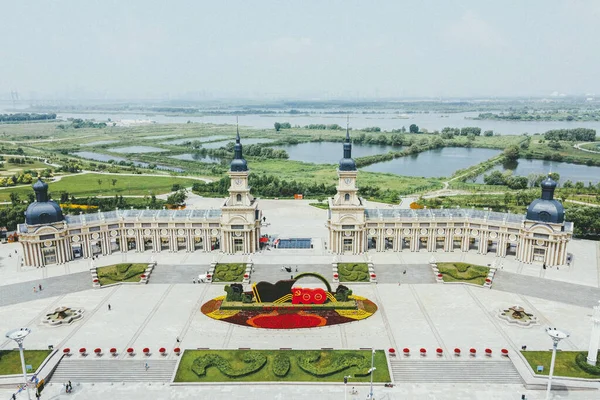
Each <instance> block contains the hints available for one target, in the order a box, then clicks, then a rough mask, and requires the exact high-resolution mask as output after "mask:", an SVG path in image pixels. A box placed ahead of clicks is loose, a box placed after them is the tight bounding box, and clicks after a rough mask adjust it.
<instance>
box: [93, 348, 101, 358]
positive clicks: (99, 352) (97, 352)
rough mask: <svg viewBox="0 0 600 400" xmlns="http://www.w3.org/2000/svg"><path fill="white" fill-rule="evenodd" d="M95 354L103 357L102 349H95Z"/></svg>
mask: <svg viewBox="0 0 600 400" xmlns="http://www.w3.org/2000/svg"><path fill="white" fill-rule="evenodd" d="M94 353H96V355H97V356H101V355H102V349H101V348H99V347H98V348H95V349H94Z"/></svg>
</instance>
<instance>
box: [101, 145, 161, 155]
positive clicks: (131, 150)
mask: <svg viewBox="0 0 600 400" xmlns="http://www.w3.org/2000/svg"><path fill="white" fill-rule="evenodd" d="M107 150H109V151H112V152H114V153H122V154H142V153H162V152H165V151H169V150H165V149H161V148H159V147H151V146H127V147H113V148H111V149H107Z"/></svg>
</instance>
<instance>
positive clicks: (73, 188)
mask: <svg viewBox="0 0 600 400" xmlns="http://www.w3.org/2000/svg"><path fill="white" fill-rule="evenodd" d="M113 179H115V180H116V182H115V184H114V186H113V184H112V180H113ZM98 181H100V182H98ZM194 182H197V181H196V180H194V179H186V178H177V177H171V176H165V177H164V178H163V177H159V176H144V175H139V176H126V175H101V174H79V175H72V176H67V177H64V178H62V179H61V180H60V181H58V182H49V183H48V191H49V192H50V193H51V194H52V195H53V196H52V197H53V198H54V199H55V200H56V199H59V198H60V193H61V192H68V193H69V195H73V196H75V197H88V196H90V197H93V196H98V195H101V196H114V195H123V196H129V195H132V196H133V195H137V196H145V195H151V194H155V195H156V194H162V193H169V192H170V191H171V188H172V186H173V185H174V184H176V183H178V184H180V185H182V186H183V187H190V186H192V185H193V184H194ZM11 192H14V193H17V194H19V196H20V197H21V199H26V198H27V195H28V194H29V193H33V189H32V188H31V185H27V186H24V187H18V188H6V189H3V190H0V201H10V193H11Z"/></svg>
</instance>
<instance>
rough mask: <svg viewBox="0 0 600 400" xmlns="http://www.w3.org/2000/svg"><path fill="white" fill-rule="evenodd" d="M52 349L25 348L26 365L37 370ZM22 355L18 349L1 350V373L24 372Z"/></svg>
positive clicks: (13, 373)
mask: <svg viewBox="0 0 600 400" xmlns="http://www.w3.org/2000/svg"><path fill="white" fill-rule="evenodd" d="M50 353H52V351H50V350H25V352H24V357H25V365H31V367H32V369H33V371H37V369H38V368H39V366H40V364H42V362H43V361H44V360H45V359H46V357H48V355H50ZM22 373H23V370H22V368H21V357H20V356H19V351H18V350H0V375H15V374H22Z"/></svg>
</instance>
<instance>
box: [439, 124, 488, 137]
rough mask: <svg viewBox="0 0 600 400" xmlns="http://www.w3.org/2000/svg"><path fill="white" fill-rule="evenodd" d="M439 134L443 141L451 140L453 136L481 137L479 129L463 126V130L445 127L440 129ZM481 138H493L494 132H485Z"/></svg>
mask: <svg viewBox="0 0 600 400" xmlns="http://www.w3.org/2000/svg"><path fill="white" fill-rule="evenodd" d="M441 134H442V137H443V138H444V139H452V138H453V137H455V136H469V135H473V136H481V128H479V127H476V126H465V127H464V128H452V127H450V126H446V127H445V128H443V129H442V132H441ZM483 136H494V131H485V132H483Z"/></svg>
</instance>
